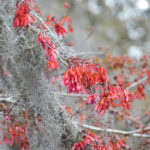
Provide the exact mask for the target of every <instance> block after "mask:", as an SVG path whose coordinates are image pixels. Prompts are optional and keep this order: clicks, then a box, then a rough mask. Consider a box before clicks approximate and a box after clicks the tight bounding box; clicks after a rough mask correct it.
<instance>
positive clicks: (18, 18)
mask: <svg viewBox="0 0 150 150" xmlns="http://www.w3.org/2000/svg"><path fill="white" fill-rule="evenodd" d="M16 7H17V10H16V13H15V15H14V19H13V27H19V28H22V27H26V28H27V27H28V25H29V23H31V22H33V21H34V17H33V16H32V15H31V14H29V12H30V8H29V6H28V4H27V3H25V2H22V3H21V4H18V3H17V5H16Z"/></svg>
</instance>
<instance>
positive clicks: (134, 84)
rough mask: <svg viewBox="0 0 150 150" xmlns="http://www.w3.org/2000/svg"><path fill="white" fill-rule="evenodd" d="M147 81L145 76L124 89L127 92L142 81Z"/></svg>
mask: <svg viewBox="0 0 150 150" xmlns="http://www.w3.org/2000/svg"><path fill="white" fill-rule="evenodd" d="M147 79H148V77H147V76H145V77H144V78H142V79H140V80H139V81H136V82H133V83H132V84H131V85H130V86H128V87H127V88H126V89H127V90H129V89H131V88H133V87H135V86H137V85H138V84H140V83H143V82H144V81H146V80H147Z"/></svg>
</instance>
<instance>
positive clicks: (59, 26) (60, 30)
mask: <svg viewBox="0 0 150 150" xmlns="http://www.w3.org/2000/svg"><path fill="white" fill-rule="evenodd" d="M52 23H55V25H54V28H55V32H56V33H57V35H58V36H60V35H62V37H63V38H64V34H67V31H66V29H65V28H64V27H63V26H62V25H64V24H67V25H68V31H69V32H71V33H72V32H73V31H74V30H73V27H72V20H71V18H70V17H69V16H64V17H63V18H62V19H61V20H60V21H59V20H57V18H55V17H51V16H48V17H47V20H46V21H45V24H47V25H48V26H49V27H50V28H51V27H52Z"/></svg>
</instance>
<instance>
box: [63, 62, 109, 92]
mask: <svg viewBox="0 0 150 150" xmlns="http://www.w3.org/2000/svg"><path fill="white" fill-rule="evenodd" d="M107 79H108V78H107V74H106V70H105V68H104V67H103V66H99V67H97V66H96V65H94V64H91V63H88V64H86V63H83V64H82V65H80V64H76V65H75V67H73V66H71V67H70V68H69V69H68V70H67V71H66V72H65V73H64V77H63V83H64V85H65V86H66V87H67V92H68V93H72V92H74V93H79V92H82V93H84V92H87V93H88V91H90V89H91V87H92V86H94V85H95V84H96V83H99V84H103V83H105V82H106V81H107Z"/></svg>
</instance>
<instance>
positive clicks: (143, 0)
mask: <svg viewBox="0 0 150 150" xmlns="http://www.w3.org/2000/svg"><path fill="white" fill-rule="evenodd" d="M37 2H38V5H39V7H40V9H41V10H42V15H43V17H45V18H46V16H47V15H51V16H56V17H57V18H60V17H61V16H63V15H69V16H70V17H71V18H72V21H73V27H74V30H75V31H74V33H73V34H72V35H70V34H69V36H68V37H67V41H70V42H72V43H73V44H74V49H75V50H76V51H77V52H87V51H88V52H91V51H92V52H93V51H94V52H96V51H99V50H100V47H102V48H104V49H108V48H109V49H110V51H111V53H113V54H115V55H122V54H128V55H129V56H131V57H134V58H136V59H139V58H140V57H141V56H142V55H143V54H145V53H146V54H149V51H150V50H149V47H150V42H149V41H150V30H149V27H150V1H149V0H38V1H37ZM65 3H68V4H69V5H70V9H69V10H66V9H65V8H64V4H65Z"/></svg>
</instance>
